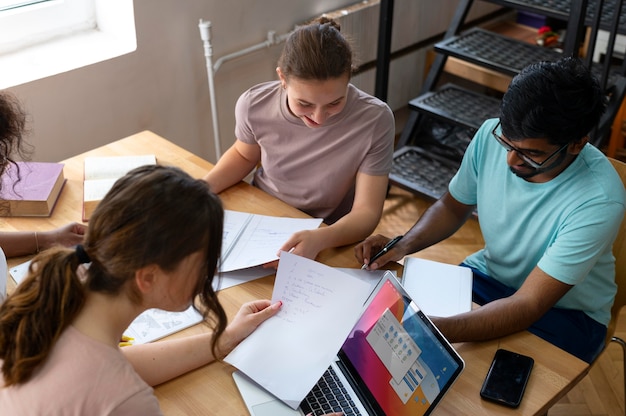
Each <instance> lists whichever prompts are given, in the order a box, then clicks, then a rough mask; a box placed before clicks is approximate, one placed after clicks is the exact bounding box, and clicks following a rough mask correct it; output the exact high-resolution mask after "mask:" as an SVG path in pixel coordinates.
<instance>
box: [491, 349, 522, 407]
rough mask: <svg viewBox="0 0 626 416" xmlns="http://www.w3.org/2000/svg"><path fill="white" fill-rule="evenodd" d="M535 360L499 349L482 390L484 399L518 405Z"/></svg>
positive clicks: (513, 405)
mask: <svg viewBox="0 0 626 416" xmlns="http://www.w3.org/2000/svg"><path fill="white" fill-rule="evenodd" d="M533 364H534V360H533V359H532V358H531V357H528V356H526V355H522V354H518V353H516V352H512V351H508V350H503V349H499V350H497V351H496V354H495V356H494V358H493V361H492V363H491V367H490V368H489V372H488V373H487V377H486V378H485V382H484V383H483V386H482V388H481V390H480V395H481V397H483V398H484V399H487V400H491V401H494V402H497V403H500V404H503V405H506V406H510V407H517V406H519V404H520V402H521V401H522V396H523V395H524V390H525V389H526V383H527V382H528V378H529V377H530V371H531V370H532V368H533Z"/></svg>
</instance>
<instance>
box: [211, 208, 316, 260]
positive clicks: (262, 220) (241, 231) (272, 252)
mask: <svg viewBox="0 0 626 416" xmlns="http://www.w3.org/2000/svg"><path fill="white" fill-rule="evenodd" d="M321 223H322V219H321V218H287V217H272V216H268V215H258V214H250V213H247V212H239V211H231V210H225V212H224V234H223V237H222V264H221V265H220V271H221V272H230V271H233V270H239V269H245V268H248V267H253V266H258V265H260V264H264V263H269V262H271V261H274V260H278V256H277V253H278V250H279V249H280V247H281V246H282V245H283V244H284V243H285V242H286V241H287V240H288V239H289V237H291V235H292V234H293V233H295V232H298V231H302V230H312V229H315V228H317V227H319V226H320V224H321Z"/></svg>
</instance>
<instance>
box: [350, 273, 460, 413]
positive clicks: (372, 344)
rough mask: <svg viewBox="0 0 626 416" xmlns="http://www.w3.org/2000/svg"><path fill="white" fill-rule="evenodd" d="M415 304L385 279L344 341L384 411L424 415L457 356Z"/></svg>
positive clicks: (448, 379) (446, 383) (443, 386)
mask: <svg viewBox="0 0 626 416" xmlns="http://www.w3.org/2000/svg"><path fill="white" fill-rule="evenodd" d="M430 325H432V324H430V322H429V321H428V320H427V318H425V317H424V315H423V314H422V313H421V312H418V310H417V308H416V307H415V304H413V303H411V302H410V301H409V299H408V298H406V297H404V296H403V295H402V294H401V293H400V292H399V291H398V289H397V288H396V287H395V286H394V284H393V283H392V282H391V281H386V282H385V283H384V286H383V287H382V288H381V290H380V291H379V292H378V293H377V294H376V296H375V298H374V299H373V300H372V301H371V303H370V304H369V306H368V307H367V309H366V311H365V313H364V314H363V316H362V317H361V319H360V320H359V322H358V323H357V324H356V326H355V327H354V329H353V330H352V333H351V334H350V336H349V337H348V339H347V340H346V342H345V343H344V345H343V347H342V351H341V355H342V358H343V359H344V360H346V359H347V361H348V362H349V363H351V365H352V366H353V367H354V368H352V369H350V370H351V371H356V372H358V374H359V375H360V378H361V379H362V380H363V382H364V383H365V387H366V388H367V390H369V392H370V393H371V395H372V396H373V397H375V399H376V401H377V402H378V404H379V405H380V406H381V408H382V409H379V410H382V411H383V412H384V413H385V414H387V415H411V416H416V415H424V414H426V412H427V411H428V410H429V407H430V404H431V403H433V402H434V401H437V400H439V398H440V397H441V395H440V393H441V392H443V391H445V390H446V389H447V388H448V387H449V385H450V384H451V381H453V379H454V378H455V376H456V375H457V374H458V373H459V372H460V371H461V370H462V361H460V360H459V359H458V358H457V357H455V356H454V355H453V353H451V352H450V351H449V350H448V349H449V348H450V347H449V345H448V344H447V343H446V342H445V341H443V340H440V339H438V338H437V336H438V334H437V332H436V330H435V329H434V328H432V327H431V326H430Z"/></svg>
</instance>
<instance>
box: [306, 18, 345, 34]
mask: <svg viewBox="0 0 626 416" xmlns="http://www.w3.org/2000/svg"><path fill="white" fill-rule="evenodd" d="M313 22H314V23H317V24H319V25H320V26H321V25H329V26H332V27H334V28H335V29H337V30H338V31H339V32H341V25H340V24H339V23H337V21H336V20H335V19H332V18H330V17H327V16H324V15H323V16H320V17H318V18H317V19H315V20H314V21H313Z"/></svg>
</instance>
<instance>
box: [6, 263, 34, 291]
mask: <svg viewBox="0 0 626 416" xmlns="http://www.w3.org/2000/svg"><path fill="white" fill-rule="evenodd" d="M29 266H30V260H28V261H25V262H24V263H20V264H18V265H17V266H13V267H11V270H9V272H10V273H11V277H12V278H13V280H14V281H15V284H16V285H19V284H20V283H22V280H24V279H25V278H26V275H27V274H28V267H29Z"/></svg>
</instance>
